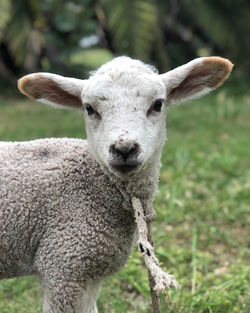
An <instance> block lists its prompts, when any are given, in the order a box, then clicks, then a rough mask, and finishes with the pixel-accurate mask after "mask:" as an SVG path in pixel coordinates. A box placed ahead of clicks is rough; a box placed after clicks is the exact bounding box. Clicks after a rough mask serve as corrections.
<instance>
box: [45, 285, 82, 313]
mask: <svg viewBox="0 0 250 313" xmlns="http://www.w3.org/2000/svg"><path fill="white" fill-rule="evenodd" d="M82 296H83V287H82V286H81V284H79V283H78V282H73V281H71V282H64V281H59V282H58V281H53V282H44V305H43V313H82V308H81V307H82Z"/></svg>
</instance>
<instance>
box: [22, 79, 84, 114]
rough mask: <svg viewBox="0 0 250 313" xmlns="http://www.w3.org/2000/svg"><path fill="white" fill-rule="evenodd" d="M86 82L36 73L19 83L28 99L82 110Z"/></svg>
mask: <svg viewBox="0 0 250 313" xmlns="http://www.w3.org/2000/svg"><path fill="white" fill-rule="evenodd" d="M83 84H84V80H81V79H76V78H70V77H64V76H60V75H56V74H50V73H35V74H30V75H26V76H24V77H22V78H21V79H19V81H18V88H19V90H20V91H21V92H22V93H23V94H25V95H26V96H27V97H29V98H31V99H33V100H37V101H40V102H43V103H46V104H50V105H53V106H56V107H61V108H63V107H64V108H65V107H68V108H75V109H81V107H82V101H81V91H82V87H83Z"/></svg>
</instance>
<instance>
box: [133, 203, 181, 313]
mask: <svg viewBox="0 0 250 313" xmlns="http://www.w3.org/2000/svg"><path fill="white" fill-rule="evenodd" d="M132 204H133V209H134V211H135V220H136V224H137V229H138V238H139V239H138V248H139V251H140V252H141V254H142V256H143V258H144V261H145V263H146V266H147V268H148V278H149V285H150V293H151V299H152V312H153V313H160V298H159V296H158V293H159V292H162V291H164V290H165V289H167V288H170V287H175V288H178V287H179V284H178V283H177V281H176V280H175V278H174V276H173V275H170V274H168V273H165V272H164V271H163V270H162V269H161V268H160V265H159V261H158V259H157V258H156V256H155V254H154V248H153V239H152V228H151V222H150V220H149V219H148V216H145V214H144V212H143V208H142V204H141V201H140V199H138V198H135V197H133V198H132ZM147 220H148V221H147ZM151 220H152V219H151Z"/></svg>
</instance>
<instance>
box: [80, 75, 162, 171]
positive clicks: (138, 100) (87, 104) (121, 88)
mask: <svg viewBox="0 0 250 313" xmlns="http://www.w3.org/2000/svg"><path fill="white" fill-rule="evenodd" d="M165 99H166V88H165V86H164V83H163V81H162V80H161V78H160V76H159V75H158V74H156V73H152V72H151V73H148V72H147V71H145V72H142V73H139V74H138V72H136V73H135V71H124V72H122V73H120V72H119V75H118V74H117V73H114V72H108V71H106V72H105V74H95V75H94V76H93V77H91V78H90V79H89V80H88V81H87V82H86V85H85V86H84V88H83V90H82V102H83V109H84V115H85V124H86V130H87V137H88V142H89V146H90V149H91V151H92V153H93V155H94V156H95V157H96V159H97V160H98V162H99V163H101V164H102V165H104V166H105V167H106V168H108V170H109V171H110V172H113V173H114V174H115V175H117V176H120V177H130V176H132V175H136V174H137V173H138V172H140V171H141V170H142V169H144V168H145V167H147V166H148V165H149V164H150V163H151V162H152V161H154V160H155V159H156V158H157V157H158V156H159V155H160V151H161V149H162V147H163V144H164V142H165V138H166V129H165V128H166V126H165V118H166V105H165Z"/></svg>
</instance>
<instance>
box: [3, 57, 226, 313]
mask: <svg viewBox="0 0 250 313" xmlns="http://www.w3.org/2000/svg"><path fill="white" fill-rule="evenodd" d="M231 69H232V64H231V63H230V62H229V61H227V60H224V59H221V58H217V57H212V58H200V59H196V60H194V61H192V62H190V63H188V64H186V65H184V66H182V67H179V68H177V69H176V70H173V71H170V72H168V73H165V74H162V75H158V74H157V72H156V71H155V70H154V69H152V67H149V66H146V65H145V64H143V63H142V62H140V61H137V60H132V59H130V58H127V57H121V58H117V59H114V60H113V61H111V62H109V63H108V64H106V65H104V66H102V67H101V68H100V69H99V70H98V71H97V72H96V73H95V74H94V75H92V76H91V77H90V78H89V79H88V80H78V79H73V78H67V77H62V76H59V75H55V74H50V73H37V74H31V75H28V76H25V77H24V78H22V79H21V80H20V81H19V88H20V90H21V91H22V92H23V93H24V94H26V95H28V96H29V97H31V98H32V99H36V100H38V101H41V102H45V103H49V104H53V105H56V106H62V107H64V106H68V107H72V108H77V109H83V110H84V117H85V125H86V131H87V135H88V144H87V142H86V141H84V140H79V139H40V140H35V141H31V142H20V143H7V142H6V143H0V279H1V278H8V277H15V276H20V275H26V274H38V275H39V276H40V277H41V280H42V283H43V285H44V290H45V301H44V313H97V307H96V297H97V294H98V290H99V286H100V281H101V280H102V279H103V278H104V277H106V276H108V275H110V274H112V273H113V272H115V271H117V270H118V269H119V268H120V267H121V266H122V265H124V263H125V262H126V260H127V257H128V256H129V254H130V252H131V249H132V246H133V241H134V235H135V228H136V227H135V219H134V214H133V210H132V203H131V200H132V197H136V198H139V199H140V201H141V203H142V205H143V209H144V213H145V214H149V213H152V211H151V207H152V202H153V198H154V194H155V192H156V189H157V185H158V176H159V168H160V156H161V150H162V148H163V145H164V142H165V139H166V122H165V113H166V109H167V107H168V106H170V105H171V103H172V104H173V103H180V102H183V101H185V100H187V99H188V98H192V97H195V96H197V95H203V94H205V93H207V92H209V91H210V90H212V89H213V88H216V87H217V86H218V85H220V84H221V83H222V82H223V81H224V80H225V79H226V78H227V76H228V75H229V73H230V71H231ZM137 217H138V215H137Z"/></svg>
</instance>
